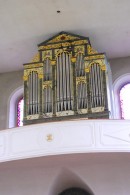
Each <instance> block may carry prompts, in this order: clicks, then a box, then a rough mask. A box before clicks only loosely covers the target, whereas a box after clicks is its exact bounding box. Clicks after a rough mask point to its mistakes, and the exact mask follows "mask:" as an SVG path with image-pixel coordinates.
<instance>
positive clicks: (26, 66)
mask: <svg viewBox="0 0 130 195" xmlns="http://www.w3.org/2000/svg"><path fill="white" fill-rule="evenodd" d="M42 66H43V63H37V64H29V65H26V64H25V65H24V68H25V69H28V68H39V67H42Z"/></svg>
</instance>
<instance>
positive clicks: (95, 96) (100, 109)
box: [23, 32, 111, 125]
mask: <svg viewBox="0 0 130 195" xmlns="http://www.w3.org/2000/svg"><path fill="white" fill-rule="evenodd" d="M108 67H109V64H108V62H107V60H106V57H105V54H104V53H98V52H97V51H95V50H94V49H93V48H92V46H91V44H90V41H89V38H88V37H83V36H79V35H74V34H70V33H66V32H61V33H59V34H58V35H56V36H54V37H52V38H51V39H49V40H47V41H45V42H43V43H41V44H39V45H38V53H37V54H36V56H35V57H34V59H33V60H32V62H31V63H27V64H24V77H23V78H24V125H27V124H34V123H40V122H49V121H60V120H69V119H76V118H86V119H97V118H98V119H99V118H109V117H110V116H109V115H110V111H111V108H110V107H111V103H109V102H108V100H110V99H111V98H110V97H108V96H110V90H109V88H110V87H109V86H108V78H107V77H108Z"/></svg>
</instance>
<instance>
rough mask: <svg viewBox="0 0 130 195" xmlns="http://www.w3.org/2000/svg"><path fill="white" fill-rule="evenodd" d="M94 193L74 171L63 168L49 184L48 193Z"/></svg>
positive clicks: (54, 194) (84, 194) (57, 194)
mask: <svg viewBox="0 0 130 195" xmlns="http://www.w3.org/2000/svg"><path fill="white" fill-rule="evenodd" d="M77 190H78V191H77ZM77 192H80V193H78V194H79V195H94V193H93V192H92V190H91V189H90V188H89V187H88V185H87V184H86V183H85V182H84V181H83V180H82V179H81V178H80V177H79V176H78V175H77V174H75V173H73V172H72V171H70V170H68V169H65V168H63V169H62V170H61V171H60V173H59V174H58V176H57V177H56V178H55V180H54V182H53V184H52V186H50V191H49V193H48V194H49V195H52V194H53V195H67V194H68V195H75V193H76V194H77Z"/></svg>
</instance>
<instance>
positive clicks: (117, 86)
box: [113, 73, 130, 119]
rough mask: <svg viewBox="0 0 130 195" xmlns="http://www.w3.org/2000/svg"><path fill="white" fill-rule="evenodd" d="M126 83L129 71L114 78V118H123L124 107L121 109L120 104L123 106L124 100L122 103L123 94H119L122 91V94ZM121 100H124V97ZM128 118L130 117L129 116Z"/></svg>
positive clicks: (129, 81) (129, 74) (128, 79)
mask: <svg viewBox="0 0 130 195" xmlns="http://www.w3.org/2000/svg"><path fill="white" fill-rule="evenodd" d="M127 84H130V73H127V74H124V75H121V76H120V77H118V78H117V79H116V80H115V82H114V84H113V89H114V99H115V101H114V118H115V119H123V118H124V117H123V115H122V113H123V112H124V108H123V110H122V106H123V104H124V102H123V103H122V98H123V96H122V95H121V94H122V93H123V94H124V92H123V91H124V90H125V88H127V87H125V86H126V85H127ZM122 90H123V91H122ZM121 91H122V92H121ZM127 96H129V97H130V93H128V94H127ZM129 99H130V98H129ZM123 101H125V100H124V98H123ZM127 108H128V104H127ZM129 116H130V114H129ZM124 119H126V118H124ZM129 119H130V117H129Z"/></svg>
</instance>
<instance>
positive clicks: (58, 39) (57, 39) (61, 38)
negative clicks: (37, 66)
mask: <svg viewBox="0 0 130 195" xmlns="http://www.w3.org/2000/svg"><path fill="white" fill-rule="evenodd" d="M75 39H80V38H79V37H76V36H72V35H67V34H62V35H58V36H57V37H55V38H54V39H52V40H50V41H48V43H56V42H61V41H70V40H75Z"/></svg>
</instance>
